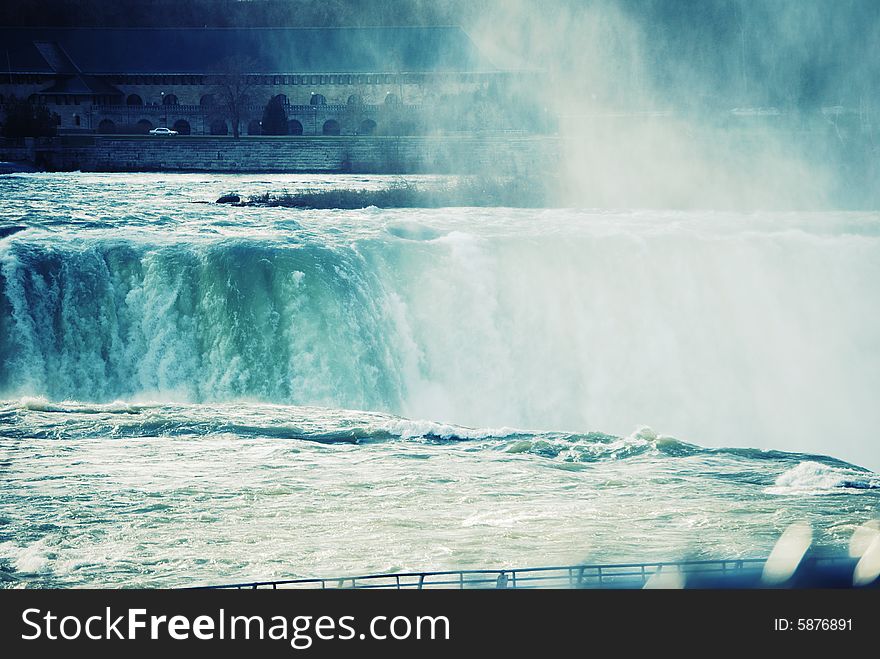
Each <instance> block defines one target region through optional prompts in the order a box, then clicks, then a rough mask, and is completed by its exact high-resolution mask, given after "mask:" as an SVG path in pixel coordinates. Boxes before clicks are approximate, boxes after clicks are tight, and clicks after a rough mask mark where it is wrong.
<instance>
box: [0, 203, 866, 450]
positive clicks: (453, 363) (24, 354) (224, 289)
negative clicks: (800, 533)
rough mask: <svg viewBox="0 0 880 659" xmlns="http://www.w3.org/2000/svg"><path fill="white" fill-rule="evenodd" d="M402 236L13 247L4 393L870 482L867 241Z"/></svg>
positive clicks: (851, 224) (440, 214)
mask: <svg viewBox="0 0 880 659" xmlns="http://www.w3.org/2000/svg"><path fill="white" fill-rule="evenodd" d="M251 212H252V213H254V214H259V211H257V210H254V211H251ZM401 214H402V213H401V212H395V213H388V214H382V213H375V212H374V213H362V214H360V215H361V217H360V218H359V220H358V221H361V222H363V224H364V225H365V226H366V227H367V228H369V229H371V230H372V231H371V233H370V234H368V235H364V236H357V237H355V238H353V239H349V240H347V239H346V237H345V236H344V234H343V235H342V236H340V235H333V236H332V237H331V239H330V240H328V241H323V242H322V240H321V236H314V235H311V236H303V235H301V232H297V231H292V232H282V233H280V234H276V235H274V236H272V237H267V238H259V239H251V238H247V239H246V238H240V237H226V238H217V237H207V238H205V237H199V238H197V239H193V238H192V237H187V238H186V239H182V240H176V239H174V238H161V239H160V238H158V237H157V236H149V235H147V236H142V237H140V238H138V239H136V240H132V239H126V238H122V237H119V236H118V235H116V234H114V235H110V236H107V235H104V232H102V231H95V232H90V231H86V232H84V233H83V232H80V233H79V234H77V235H61V236H59V235H58V234H57V233H53V234H51V235H41V234H40V232H38V231H28V232H23V233H19V234H17V235H16V236H14V237H12V238H9V239H7V240H5V241H4V244H3V246H2V248H0V249H2V252H0V259H2V269H0V273H2V278H0V298H2V313H0V328H2V333H0V361H2V371H0V391H2V392H3V394H5V397H7V398H9V397H12V398H17V397H21V396H46V397H48V398H50V399H53V400H63V399H75V400H81V401H97V402H106V401H112V400H115V399H138V400H144V399H155V400H175V401H180V402H221V401H232V400H237V399H245V400H254V401H262V402H271V403H284V404H294V405H321V406H326V407H337V408H354V409H367V410H380V411H387V412H392V413H396V414H402V415H406V416H411V417H419V418H432V419H437V420H442V421H449V422H455V423H462V424H468V425H476V426H487V425H490V426H498V425H511V426H518V427H529V428H541V429H554V430H556V429H562V430H572V431H583V430H604V431H611V432H616V433H623V432H626V431H628V430H629V429H631V427H632V426H633V425H634V424H637V423H640V422H649V423H651V424H652V425H653V426H655V427H660V428H663V429H664V430H666V431H667V432H671V433H673V434H676V435H677V436H681V437H687V438H689V439H696V440H699V441H700V443H705V444H711V445H747V446H759V447H762V448H783V449H789V450H805V449H808V450H812V451H819V452H821V451H827V452H834V453H835V454H836V455H838V456H842V457H847V458H850V459H853V460H857V461H862V462H866V463H876V461H877V457H878V454H877V451H876V450H874V447H873V446H870V445H869V446H867V447H865V446H864V443H863V442H862V441H861V439H862V437H861V435H862V433H863V432H864V431H865V429H866V428H870V427H873V426H874V425H875V424H876V423H878V422H880V409H878V407H877V406H876V405H875V400H874V398H875V394H874V392H876V391H877V390H878V386H880V353H878V351H877V350H876V347H875V344H876V337H877V336H880V309H878V307H877V305H873V304H871V303H870V300H872V299H873V298H874V297H875V296H874V293H873V289H874V282H876V281H878V280H880V237H878V235H877V233H876V232H877V229H878V222H877V220H876V218H872V217H858V216H849V215H842V216H830V217H829V216H817V217H807V218H806V219H805V218H803V217H800V216H799V217H785V216H775V217H760V216H758V217H736V216H720V217H700V216H698V215H678V216H671V217H670V216H666V217H655V216H649V215H644V216H640V215H633V214H619V215H616V214H594V213H584V212H575V211H561V210H560V211H545V212H543V213H541V217H539V218H538V217H534V215H535V212H533V211H512V210H492V211H483V212H480V213H473V212H471V213H468V212H464V211H457V210H447V211H433V212H430V213H428V212H424V211H421V212H420V211H412V212H410V213H409V214H408V216H409V217H416V218H418V220H419V221H420V222H421V223H423V224H424V227H423V228H424V229H426V230H428V231H427V233H426V232H425V231H424V230H422V231H416V230H415V229H416V228H414V227H413V226H411V225H405V224H399V222H398V218H399V216H400V215H401ZM456 214H458V215H462V216H470V222H472V223H473V224H474V225H475V228H472V229H471V231H470V232H464V231H462V227H461V226H460V225H461V224H462V218H455V217H454V216H455V215H456ZM450 216H453V217H450ZM501 216H504V217H505V220H506V222H507V224H506V226H501V224H500V217H501ZM328 231H329V232H331V233H338V232H340V231H341V230H340V229H339V228H338V227H336V228H334V227H332V226H331V227H328ZM410 236H415V238H412V237H410ZM831 438H834V439H833V440H832V439H831Z"/></svg>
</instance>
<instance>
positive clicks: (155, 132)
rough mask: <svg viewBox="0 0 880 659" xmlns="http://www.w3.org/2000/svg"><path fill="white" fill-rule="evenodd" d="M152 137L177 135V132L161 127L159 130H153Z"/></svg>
mask: <svg viewBox="0 0 880 659" xmlns="http://www.w3.org/2000/svg"><path fill="white" fill-rule="evenodd" d="M150 135H177V131H176V130H171V129H170V128H163V127H161V126H160V127H159V128H154V129H153V130H151V131H150Z"/></svg>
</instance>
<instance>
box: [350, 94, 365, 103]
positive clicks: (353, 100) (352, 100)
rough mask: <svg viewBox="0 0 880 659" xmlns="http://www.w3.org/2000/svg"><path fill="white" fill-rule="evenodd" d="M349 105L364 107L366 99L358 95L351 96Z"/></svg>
mask: <svg viewBox="0 0 880 659" xmlns="http://www.w3.org/2000/svg"><path fill="white" fill-rule="evenodd" d="M348 104H349V105H363V104H364V99H362V98H361V97H360V96H358V95H357V94H352V95H351V96H349V97H348Z"/></svg>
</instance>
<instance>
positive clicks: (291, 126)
mask: <svg viewBox="0 0 880 659" xmlns="http://www.w3.org/2000/svg"><path fill="white" fill-rule="evenodd" d="M287 134H288V135H302V134H303V125H302V124H301V123H300V122H298V121H297V120H296V119H291V120H290V121H288V122H287Z"/></svg>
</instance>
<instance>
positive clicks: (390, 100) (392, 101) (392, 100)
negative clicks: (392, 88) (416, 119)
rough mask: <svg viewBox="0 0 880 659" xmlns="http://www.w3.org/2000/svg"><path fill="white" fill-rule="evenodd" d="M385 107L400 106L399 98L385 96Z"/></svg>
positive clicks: (391, 95)
mask: <svg viewBox="0 0 880 659" xmlns="http://www.w3.org/2000/svg"><path fill="white" fill-rule="evenodd" d="M385 105H400V97H399V96H398V95H397V94H391V93H389V94H386V95H385Z"/></svg>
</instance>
